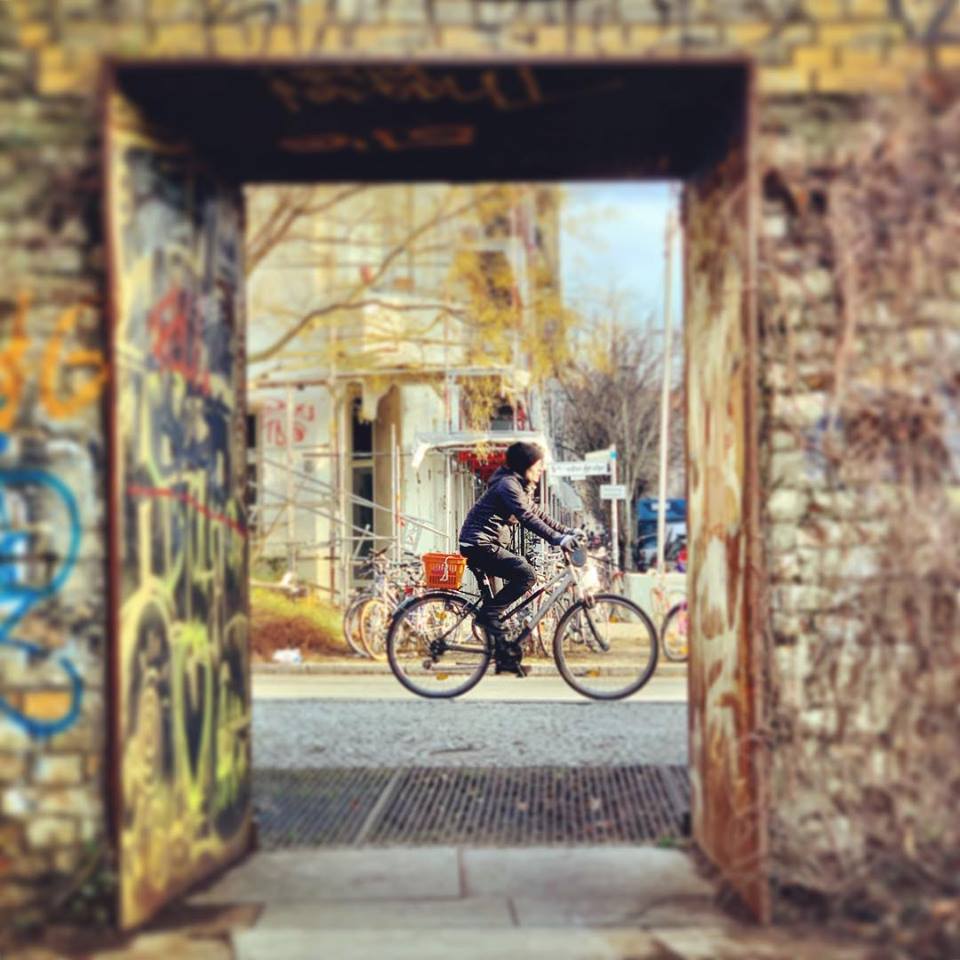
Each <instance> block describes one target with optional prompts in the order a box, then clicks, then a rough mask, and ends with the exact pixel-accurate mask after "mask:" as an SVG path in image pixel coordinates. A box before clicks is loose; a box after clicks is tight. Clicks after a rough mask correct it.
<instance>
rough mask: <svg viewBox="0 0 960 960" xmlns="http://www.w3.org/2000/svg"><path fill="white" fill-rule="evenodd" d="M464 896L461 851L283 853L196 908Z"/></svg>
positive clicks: (253, 864)
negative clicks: (210, 904) (459, 858)
mask: <svg viewBox="0 0 960 960" xmlns="http://www.w3.org/2000/svg"><path fill="white" fill-rule="evenodd" d="M460 895H461V889H460V873H459V865H458V861H457V851H456V850H454V849H453V848H451V847H421V848H418V849H411V848H408V847H407V848H396V849H372V848H369V847H368V848H365V849H359V850H344V849H340V850H336V849H335V850H282V851H276V852H272V853H258V854H254V855H253V856H252V857H250V858H249V859H248V860H246V861H245V862H244V863H243V864H241V865H240V866H239V867H236V868H235V869H234V870H231V871H230V872H229V873H228V874H227V875H226V876H225V877H223V878H222V879H221V880H219V881H218V882H217V883H215V884H213V886H211V887H210V888H209V889H207V890H205V891H203V892H201V893H198V894H196V895H195V896H194V897H192V898H191V903H266V904H288V903H311V902H319V901H328V900H392V899H396V898H397V897H400V896H403V897H409V898H410V899H416V898H425V899H431V898H432V899H452V898H455V897H459V896H460Z"/></svg>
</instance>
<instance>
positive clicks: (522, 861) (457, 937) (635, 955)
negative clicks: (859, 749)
mask: <svg viewBox="0 0 960 960" xmlns="http://www.w3.org/2000/svg"><path fill="white" fill-rule="evenodd" d="M191 911H192V912H193V915H194V916H203V917H204V919H203V920H201V921H194V922H193V923H192V924H191V923H190V922H189V920H185V922H184V923H183V925H182V926H181V927H180V929H173V928H171V927H170V926H169V924H168V927H167V929H166V930H164V931H163V932H152V933H144V934H141V935H140V936H138V937H136V938H135V939H133V940H132V941H131V942H130V943H128V944H127V945H126V946H125V948H124V949H123V950H122V951H113V952H109V953H100V954H96V955H95V956H96V957H97V958H99V960H133V958H135V957H136V958H153V957H156V958H157V960H167V958H169V957H177V958H185V960H193V958H197V960H231V958H236V960H301V958H302V960H315V958H317V957H336V958H337V960H340V958H343V960H461V958H462V960H542V958H544V957H550V958H551V960H748V958H749V960H786V958H789V960H824V958H826V957H829V958H830V960H867V957H868V956H869V955H870V951H869V949H868V948H867V947H866V946H864V945H859V944H850V943H846V942H842V941H838V940H833V939H830V938H828V937H825V936H822V935H821V934H820V933H819V932H818V931H816V930H812V929H809V928H807V929H803V930H797V929H793V930H789V929H771V928H766V929H763V928H757V927H754V926H750V925H746V924H743V923H738V922H737V921H735V920H734V919H732V918H731V917H730V916H729V915H728V914H726V913H724V912H723V911H722V910H720V909H719V908H718V907H717V906H716V904H715V894H714V889H713V887H712V886H711V884H710V883H709V882H707V881H706V880H704V879H703V878H702V877H700V876H698V874H697V873H696V870H695V869H694V866H693V863H692V861H691V859H690V858H689V857H688V856H686V855H685V854H684V853H681V852H679V851H676V850H659V849H655V848H650V847H581V848H536V847H534V848H522V849H478V848H454V847H421V848H384V849H371V848H360V849H316V850H296V851H282V852H271V853H259V854H255V855H253V856H251V857H250V858H249V859H247V860H246V861H245V862H244V863H242V864H241V865H240V866H238V867H236V868H235V869H233V870H232V871H229V872H228V873H227V874H226V875H225V876H224V877H223V878H222V879H221V880H220V881H219V882H217V883H215V884H213V885H212V886H210V887H209V888H208V889H206V890H204V891H203V892H201V893H198V894H195V895H194V896H193V897H192V898H190V900H189V901H188V903H187V904H186V905H185V906H184V907H181V908H180V914H181V916H182V917H184V918H187V917H189V916H190V913H191ZM201 911H206V915H204V914H203V913H201ZM211 917H212V918H213V919H211ZM217 918H219V920H217Z"/></svg>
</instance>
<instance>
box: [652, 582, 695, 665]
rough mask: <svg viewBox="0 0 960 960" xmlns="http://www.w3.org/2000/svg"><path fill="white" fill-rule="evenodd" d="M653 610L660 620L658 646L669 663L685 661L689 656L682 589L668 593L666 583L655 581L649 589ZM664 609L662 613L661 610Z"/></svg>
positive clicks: (685, 598) (687, 625) (684, 597)
mask: <svg viewBox="0 0 960 960" xmlns="http://www.w3.org/2000/svg"><path fill="white" fill-rule="evenodd" d="M650 593H651V599H652V600H653V607H654V612H655V614H656V615H657V616H660V615H661V614H662V619H661V620H660V647H661V649H662V650H663V655H664V657H666V658H667V660H669V661H670V662H671V663H685V662H686V661H687V660H688V659H689V656H690V645H689V638H688V634H689V626H690V618H689V614H688V610H687V596H686V593H685V592H684V591H682V590H672V591H670V593H669V594H668V592H667V588H666V584H664V583H662V582H661V583H657V584H656V585H655V586H654V587H653V589H652V590H651V592H650ZM664 610H665V611H666V613H664V612H663V611H664Z"/></svg>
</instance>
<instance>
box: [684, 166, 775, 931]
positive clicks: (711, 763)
mask: <svg viewBox="0 0 960 960" xmlns="http://www.w3.org/2000/svg"><path fill="white" fill-rule="evenodd" d="M744 156H745V151H735V152H734V153H733V154H731V156H730V157H729V158H728V159H727V161H726V162H724V163H723V164H722V165H721V166H720V167H719V168H716V169H714V170H713V171H711V173H710V174H709V175H708V176H706V177H704V178H702V179H700V180H698V181H696V182H694V183H691V184H690V185H688V188H687V191H686V197H685V200H686V203H685V228H686V244H687V262H686V276H687V280H686V283H687V307H686V316H685V325H686V330H685V352H686V377H687V452H688V458H689V460H688V464H689V465H688V474H687V485H688V510H689V521H688V522H689V555H690V569H689V574H688V582H689V590H690V607H691V610H690V616H691V620H690V629H691V645H690V691H689V697H690V777H691V786H692V805H693V809H692V814H693V831H694V838H695V840H696V841H697V844H698V845H699V846H700V848H701V849H702V850H703V851H704V852H705V853H706V854H707V856H708V857H710V859H711V860H713V862H714V863H715V864H716V865H717V866H718V867H719V868H720V870H721V872H722V873H723V875H724V877H725V878H726V880H727V881H728V882H729V883H730V884H731V885H732V886H733V887H734V889H736V890H737V892H738V893H739V894H740V896H741V897H742V898H743V899H744V901H745V902H746V904H747V905H748V906H749V907H750V908H751V910H752V911H753V912H754V913H755V914H756V915H757V916H758V917H759V918H761V919H766V918H767V916H768V914H769V890H768V885H767V881H766V869H765V854H766V816H765V807H764V802H763V798H764V779H763V777H764V766H763V763H762V755H761V752H760V749H759V744H758V740H757V730H758V727H759V719H760V692H761V691H760V670H759V633H758V630H757V628H756V626H755V618H756V616H757V611H756V602H755V599H754V597H753V594H754V590H755V583H756V579H755V578H756V576H757V563H756V559H755V557H754V551H755V549H756V543H757V530H756V519H755V514H756V502H755V498H756V483H755V478H754V470H755V456H756V438H755V424H754V416H755V409H756V401H755V397H754V390H755V372H754V358H755V344H754V342H753V338H754V334H753V326H752V318H753V315H754V314H753V305H752V303H751V296H750V291H751V287H752V276H753V251H752V249H751V248H752V240H751V236H752V232H753V231H752V226H751V212H750V188H749V177H748V168H747V164H746V162H745V161H744Z"/></svg>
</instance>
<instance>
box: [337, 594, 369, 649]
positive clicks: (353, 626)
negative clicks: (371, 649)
mask: <svg viewBox="0 0 960 960" xmlns="http://www.w3.org/2000/svg"><path fill="white" fill-rule="evenodd" d="M368 599H369V597H368V596H366V595H361V596H359V597H355V598H354V599H353V600H352V601H351V602H350V604H349V605H348V606H347V609H346V610H345V611H344V614H343V638H344V640H346V641H347V645H348V646H349V647H350V649H351V650H352V651H353V652H354V653H355V654H356V655H357V656H358V657H369V656H370V654H368V653H367V651H366V650H365V649H364V646H363V639H362V638H361V636H360V612H361V610H362V609H363V605H364V604H365V603H366V602H367V600H368Z"/></svg>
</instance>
